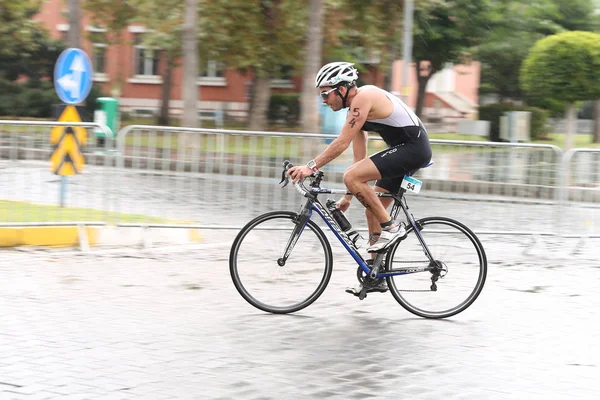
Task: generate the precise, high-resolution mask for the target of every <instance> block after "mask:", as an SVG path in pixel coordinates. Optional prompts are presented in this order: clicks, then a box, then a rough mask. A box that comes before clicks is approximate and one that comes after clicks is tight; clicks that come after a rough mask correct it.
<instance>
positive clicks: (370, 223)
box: [365, 186, 393, 257]
mask: <svg viewBox="0 0 600 400" xmlns="http://www.w3.org/2000/svg"><path fill="white" fill-rule="evenodd" d="M375 192H376V193H378V192H379V193H389V191H388V190H387V189H384V188H382V187H379V186H375ZM378 198H379V201H380V202H381V204H382V205H383V208H385V209H386V210H387V208H388V207H389V206H390V204H391V203H392V201H393V199H392V198H390V197H378ZM365 216H366V218H367V227H368V229H369V246H372V245H373V244H375V242H376V241H377V239H379V235H380V234H381V224H380V222H379V221H378V220H377V218H375V215H374V214H373V213H372V212H371V211H369V210H368V209H366V208H365ZM373 257H375V254H373Z"/></svg>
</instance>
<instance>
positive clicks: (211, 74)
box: [200, 60, 225, 78]
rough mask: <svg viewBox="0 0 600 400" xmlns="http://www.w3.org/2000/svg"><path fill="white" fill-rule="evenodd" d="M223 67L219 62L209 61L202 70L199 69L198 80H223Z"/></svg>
mask: <svg viewBox="0 0 600 400" xmlns="http://www.w3.org/2000/svg"><path fill="white" fill-rule="evenodd" d="M224 76H225V66H224V64H223V63H221V62H217V61H214V60H209V61H208V62H207V63H206V65H205V66H204V68H200V78H223V77H224Z"/></svg>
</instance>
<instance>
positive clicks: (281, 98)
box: [268, 93, 300, 126]
mask: <svg viewBox="0 0 600 400" xmlns="http://www.w3.org/2000/svg"><path fill="white" fill-rule="evenodd" d="M268 118H269V123H272V124H278V123H283V124H286V125H289V126H296V125H297V124H298V121H299V120H300V94H298V93H285V94H281V93H274V94H272V95H271V100H270V102H269V114H268Z"/></svg>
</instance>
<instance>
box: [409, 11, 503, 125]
mask: <svg viewBox="0 0 600 400" xmlns="http://www.w3.org/2000/svg"><path fill="white" fill-rule="evenodd" d="M492 4H493V2H490V1H489V0H454V1H446V0H440V1H439V2H437V3H434V4H432V5H430V7H428V8H421V9H418V8H417V9H416V10H415V27H416V30H415V39H414V46H413V54H414V59H415V64H416V69H417V81H418V97H417V107H416V113H417V115H421V114H422V111H423V103H424V100H425V89H426V87H427V83H428V82H429V79H430V78H431V77H432V76H433V75H434V74H435V73H436V72H438V71H441V70H442V69H443V68H444V66H445V65H446V64H447V63H455V62H467V61H468V60H469V51H470V49H471V48H472V47H473V46H475V45H476V44H478V43H480V42H481V40H482V37H483V32H484V31H485V30H487V29H488V25H487V24H488V22H489V20H490V18H491V16H490V13H491V11H492V7H491V5H492Z"/></svg>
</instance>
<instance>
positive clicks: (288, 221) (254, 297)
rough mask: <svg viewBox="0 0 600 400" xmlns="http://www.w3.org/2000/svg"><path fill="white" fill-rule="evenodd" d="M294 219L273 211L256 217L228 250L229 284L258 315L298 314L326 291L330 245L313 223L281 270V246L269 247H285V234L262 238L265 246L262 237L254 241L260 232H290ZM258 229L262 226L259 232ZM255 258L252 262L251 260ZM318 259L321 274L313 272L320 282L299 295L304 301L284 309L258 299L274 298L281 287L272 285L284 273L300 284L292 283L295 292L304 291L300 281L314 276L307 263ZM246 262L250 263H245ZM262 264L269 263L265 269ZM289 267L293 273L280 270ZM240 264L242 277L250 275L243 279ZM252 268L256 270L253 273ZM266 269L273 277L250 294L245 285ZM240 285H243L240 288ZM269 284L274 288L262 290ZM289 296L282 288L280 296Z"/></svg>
mask: <svg viewBox="0 0 600 400" xmlns="http://www.w3.org/2000/svg"><path fill="white" fill-rule="evenodd" d="M297 215H298V214H296V213H293V212H289V211H273V212H269V213H266V214H263V215H260V216H258V217H256V218H254V219H253V220H252V221H250V222H248V224H246V225H245V226H244V227H243V228H242V229H241V230H240V232H239V233H238V235H237V236H236V238H235V240H234V241H233V244H232V246H231V251H230V254H229V271H230V274H231V279H232V280H233V284H234V286H235V288H236V289H237V291H238V292H239V293H240V295H241V296H242V297H243V298H244V299H245V300H246V301H247V302H248V303H250V304H251V305H253V306H254V307H256V308H258V309H260V310H262V311H266V312H270V313H274V314H286V313H292V312H296V311H299V310H302V309H303V308H305V307H308V306H309V305H311V304H312V303H313V302H314V301H315V300H317V299H318V298H319V296H321V294H323V291H324V290H325V288H326V287H327V284H328V283H329V279H330V278H331V273H332V271H333V253H332V251H331V245H330V244H329V241H328V240H327V237H326V236H325V234H324V233H323V231H322V230H321V228H319V226H318V225H317V224H315V223H314V222H313V221H311V220H308V222H307V224H306V226H305V227H304V230H303V231H302V233H301V235H300V238H299V239H298V241H297V242H296V244H295V247H294V250H293V251H292V254H291V255H290V257H289V258H288V260H287V262H286V265H285V266H283V267H282V266H279V265H278V264H277V259H278V257H281V255H282V254H283V251H284V248H285V244H283V245H281V246H278V247H277V246H274V245H273V242H274V241H277V240H282V243H287V240H288V239H289V237H290V236H289V235H288V234H287V233H286V234H281V235H280V234H277V235H268V234H267V235H265V236H266V237H267V239H266V242H265V239H264V238H263V237H262V236H258V237H257V238H255V237H254V235H255V234H257V232H258V231H260V230H263V231H267V232H269V231H278V230H279V229H286V230H289V231H290V232H291V230H292V229H293V228H294V227H295V226H296V223H295V222H294V220H295V219H296V218H297ZM266 224H268V226H264V225H266ZM261 225H262V226H263V227H262V228H261ZM307 228H308V229H307ZM315 239H316V240H315ZM246 242H248V243H247V244H248V246H246V245H245V243H246ZM254 242H258V243H260V244H266V243H269V244H270V248H267V247H265V246H255V244H258V243H254ZM310 246H312V247H313V248H311V249H310V251H308V250H307V248H308V247H310ZM319 248H321V250H319ZM273 249H274V250H275V251H274V255H272V256H271V257H269V256H268V255H267V256H265V254H266V253H268V252H269V251H270V250H273ZM254 253H259V254H254ZM255 255H256V258H253V256H255ZM299 255H301V256H302V257H299ZM244 257H246V258H244ZM319 258H320V259H321V260H322V261H323V271H322V272H320V273H319V271H320V270H318V271H317V273H319V274H320V276H321V278H320V282H319V283H318V285H317V286H316V288H315V289H314V290H313V289H312V288H310V287H309V288H308V292H307V293H308V295H306V297H304V295H302V297H304V298H302V299H301V300H300V301H299V302H292V303H290V304H285V305H275V304H270V301H269V302H266V301H265V300H262V299H259V298H258V294H261V295H263V296H264V297H269V296H270V295H274V294H275V292H273V291H274V290H276V289H278V286H279V289H280V288H281V286H282V285H281V284H279V283H277V282H275V281H276V278H278V277H280V276H282V275H286V274H288V273H289V274H293V275H295V277H296V278H298V281H302V282H294V283H296V284H297V286H298V289H301V291H304V290H305V288H304V287H300V286H301V285H303V284H304V280H306V278H307V277H308V275H314V274H315V273H314V266H313V265H312V264H311V263H313V262H314V260H318V259H319ZM248 259H251V260H253V261H250V262H248ZM265 263H269V265H267V264H265ZM292 263H293V266H294V267H295V268H296V269H294V270H291V269H290V270H288V269H286V270H285V273H284V272H283V271H284V268H291V267H290V265H291V264H292ZM242 264H243V265H244V273H245V271H246V269H247V268H248V269H249V271H250V273H251V275H249V276H247V277H246V276H245V275H244V277H242V275H243V274H242V273H241V269H242ZM256 267H258V268H257V269H256ZM253 268H254V269H253ZM268 268H269V269H272V268H275V270H272V271H273V272H274V274H272V275H271V276H269V275H267V279H264V280H262V281H260V280H259V281H258V282H256V283H258V284H259V288H258V289H257V290H256V291H253V290H251V289H250V287H249V285H250V283H251V282H252V283H255V282H254V281H256V279H255V275H257V274H264V273H265V272H267V273H268V272H269V271H266V269H268ZM243 281H245V282H246V283H245V284H244V283H243ZM269 283H271V284H272V283H274V285H272V286H274V287H266V286H269ZM309 285H310V284H309ZM309 285H304V286H309ZM291 292H292V291H291V290H290V289H288V288H286V291H285V293H283V296H289V295H290V293H291Z"/></svg>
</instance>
